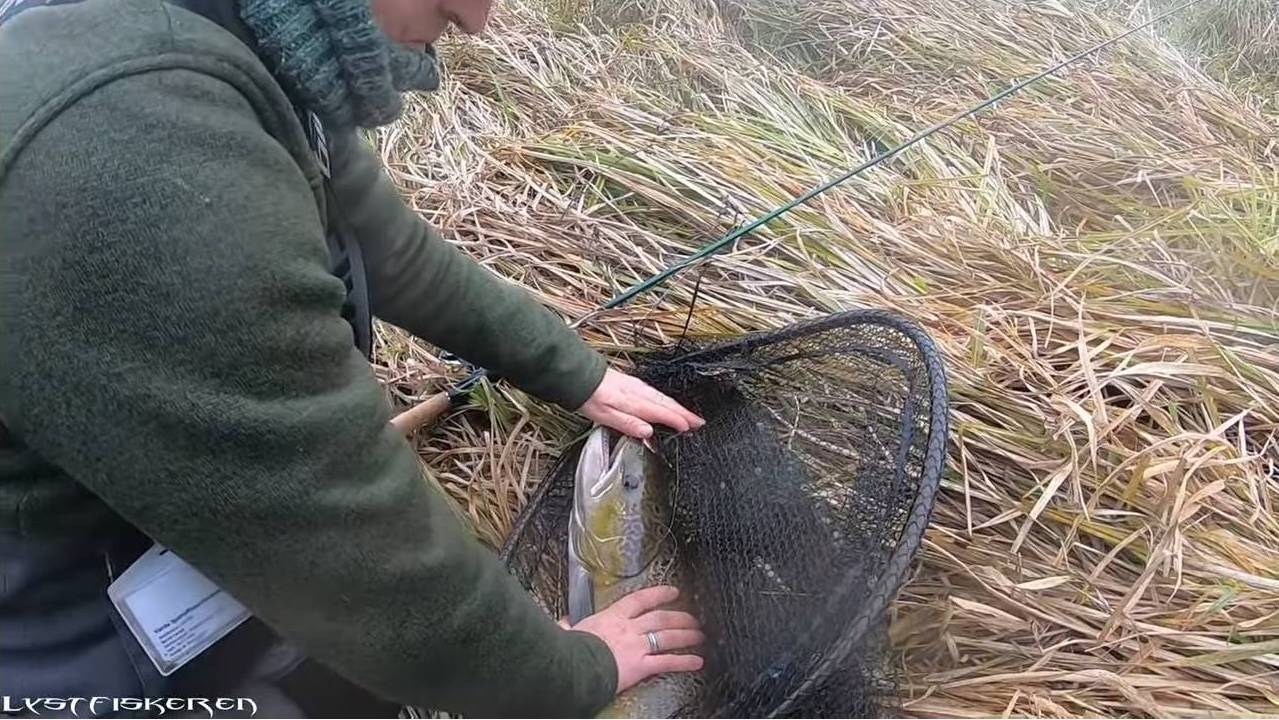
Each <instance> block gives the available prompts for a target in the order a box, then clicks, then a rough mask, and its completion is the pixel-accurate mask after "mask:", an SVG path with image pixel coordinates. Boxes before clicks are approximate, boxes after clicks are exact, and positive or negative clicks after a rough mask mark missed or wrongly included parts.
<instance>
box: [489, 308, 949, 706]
mask: <svg viewBox="0 0 1279 720" xmlns="http://www.w3.org/2000/svg"><path fill="white" fill-rule="evenodd" d="M642 375H644V377H645V378H646V379H647V380H649V381H650V382H652V383H653V384H655V385H656V386H657V387H658V388H660V389H662V390H664V391H666V392H668V393H670V394H671V395H673V396H674V397H675V398H676V399H678V400H680V401H681V402H684V403H686V404H687V405H688V406H689V407H691V408H692V409H693V410H695V411H696V412H698V413H700V414H702V415H703V416H704V417H705V418H706V420H707V424H706V427H704V428H703V429H702V430H699V431H697V432H694V433H688V434H683V435H674V436H667V437H664V439H663V440H662V441H661V443H660V450H661V451H662V454H663V455H664V456H665V457H666V459H667V462H669V463H670V464H671V467H672V470H673V472H674V474H675V476H674V480H675V482H674V483H673V489H672V495H673V497H672V498H671V500H672V502H673V505H674V523H673V533H674V536H675V541H676V543H677V546H678V552H679V560H678V561H679V562H681V563H683V564H684V567H685V569H686V572H684V573H683V574H682V577H684V578H686V581H685V582H686V587H683V588H681V589H682V590H683V591H684V592H685V593H686V594H690V595H691V596H692V599H693V604H694V607H695V610H696V612H697V613H698V614H699V615H700V617H701V619H702V622H703V624H704V626H705V629H706V631H707V636H708V643H707V647H706V648H704V652H705V654H706V657H707V666H706V669H705V670H704V671H703V672H704V673H705V679H706V683H705V686H704V689H703V691H702V692H701V694H700V695H699V697H698V698H697V700H696V701H695V703H694V704H693V705H692V706H687V707H685V708H684V709H683V710H682V711H681V713H680V714H681V715H689V716H721V717H758V716H775V715H789V716H854V717H868V716H873V715H876V714H878V713H879V712H881V710H882V709H883V708H885V707H891V706H892V702H891V700H892V683H891V673H890V672H888V668H887V667H886V665H885V664H884V662H883V661H884V660H885V657H886V656H885V653H884V651H885V650H886V649H887V648H886V646H885V639H886V632H885V628H886V626H887V622H888V619H887V610H888V605H889V602H890V601H891V599H892V597H893V595H894V594H895V593H896V591H897V589H898V587H899V586H900V585H901V583H902V582H903V581H904V580H905V576H906V574H907V572H908V570H909V567H910V562H911V558H912V556H913V555H914V552H915V550H916V548H917V547H918V545H919V543H920V539H921V537H922V535H923V531H924V527H925V525H926V524H927V521H928V514H929V511H930V509H931V507H932V501H933V497H934V494H935V493H936V491H937V485H938V481H939V478H940V475H941V469H942V463H943V460H944V457H945V446H946V433H947V409H946V383H945V377H944V374H943V369H942V364H941V360H940V358H939V356H938V354H937V352H936V350H935V348H934V347H933V344H932V341H931V340H930V339H929V338H928V336H927V335H926V334H925V333H924V332H923V331H922V330H920V329H919V328H918V327H917V326H915V325H914V324H913V323H911V322H908V321H906V320H904V319H902V318H900V317H898V316H896V315H893V314H891V313H887V312H881V311H853V312H846V313H840V314H836V315H830V316H827V317H824V318H820V319H817V320H813V321H807V322H804V323H800V324H797V325H792V326H789V327H786V328H783V329H780V330H776V331H771V332H767V333H760V334H752V335H746V336H743V337H741V338H739V339H736V340H733V341H729V342H727V343H723V344H718V345H715V346H712V347H707V348H702V349H695V350H691V351H687V352H679V353H672V354H670V355H668V356H667V357H664V358H662V359H660V360H655V361H651V362H650V363H648V364H647V365H646V366H645V367H644V368H643V369H642ZM577 450H578V448H577V447H573V448H570V449H569V450H568V451H567V452H565V454H564V456H563V457H562V459H561V461H560V462H559V463H558V464H557V465H555V466H554V467H553V468H552V470H551V472H550V475H549V477H548V478H547V479H546V480H545V481H544V482H543V484H542V485H541V487H540V489H539V491H538V493H537V495H536V496H535V497H534V498H533V499H532V500H531V501H530V503H529V505H528V507H527V509H526V510H525V512H524V513H523V515H522V516H521V518H520V520H519V522H518V523H517V526H516V528H515V530H514V532H513V533H512V535H511V538H510V540H509V542H508V543H507V545H506V547H505V548H504V550H503V558H504V559H505V560H506V562H507V565H508V567H509V568H510V569H511V571H512V572H513V573H514V574H515V575H516V576H517V577H518V578H519V579H520V580H521V582H523V583H524V584H525V586H527V587H528V588H529V590H530V591H531V592H532V593H533V595H534V596H535V597H536V598H537V599H538V601H539V602H540V603H542V605H543V606H544V607H545V608H546V610H547V611H548V612H550V613H552V614H554V615H555V616H556V617H558V616H560V615H562V614H564V612H565V610H566V591H565V588H566V583H567V574H566V561H565V558H566V544H567V530H568V517H569V512H570V508H571V505H572V494H573V470H574V467H575V464H576V460H577Z"/></svg>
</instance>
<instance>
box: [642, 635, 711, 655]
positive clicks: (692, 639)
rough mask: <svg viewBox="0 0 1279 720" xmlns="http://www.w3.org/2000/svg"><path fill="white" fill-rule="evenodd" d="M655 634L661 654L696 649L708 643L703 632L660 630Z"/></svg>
mask: <svg viewBox="0 0 1279 720" xmlns="http://www.w3.org/2000/svg"><path fill="white" fill-rule="evenodd" d="M653 634H654V635H656V636H657V648H658V650H657V651H658V652H659V653H664V652H670V651H672V650H684V649H686V648H691V647H696V646H698V645H701V644H702V643H703V642H705V641H706V636H705V635H703V634H702V631H701V630H660V631H658V632H656V633H653Z"/></svg>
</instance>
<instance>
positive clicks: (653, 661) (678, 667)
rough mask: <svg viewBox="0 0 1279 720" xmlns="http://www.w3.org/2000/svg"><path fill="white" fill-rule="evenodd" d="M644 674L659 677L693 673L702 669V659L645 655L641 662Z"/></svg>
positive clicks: (689, 656)
mask: <svg viewBox="0 0 1279 720" xmlns="http://www.w3.org/2000/svg"><path fill="white" fill-rule="evenodd" d="M643 666H644V672H646V673H648V674H649V675H661V674H662V673H669V672H694V671H697V670H701V669H702V659H701V658H700V657H698V656H696V655H647V656H645V657H644V661H643Z"/></svg>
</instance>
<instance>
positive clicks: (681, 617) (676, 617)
mask: <svg viewBox="0 0 1279 720" xmlns="http://www.w3.org/2000/svg"><path fill="white" fill-rule="evenodd" d="M635 622H636V624H637V625H639V629H640V632H648V631H650V630H652V631H658V630H696V629H698V628H700V627H701V624H700V623H698V622H697V618H695V617H693V616H692V615H690V614H688V613H686V612H679V611H677V610H654V611H652V612H649V613H645V614H643V615H640V616H639V617H638V618H636V620H635Z"/></svg>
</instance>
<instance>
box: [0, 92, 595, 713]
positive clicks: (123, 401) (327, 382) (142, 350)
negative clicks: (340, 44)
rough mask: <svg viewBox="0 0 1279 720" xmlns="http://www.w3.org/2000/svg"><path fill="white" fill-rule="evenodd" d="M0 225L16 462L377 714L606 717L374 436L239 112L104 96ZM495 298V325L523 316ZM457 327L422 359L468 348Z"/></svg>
mask: <svg viewBox="0 0 1279 720" xmlns="http://www.w3.org/2000/svg"><path fill="white" fill-rule="evenodd" d="M0 213H2V214H3V217H4V218H5V219H4V222H5V236H6V242H5V243H4V247H3V248H2V249H0V259H3V261H4V262H3V263H0V266H2V272H0V280H3V282H2V283H0V304H3V305H5V307H4V308H3V309H0V328H2V329H3V332H2V333H0V367H2V368H3V371H2V372H0V408H3V412H4V417H5V422H6V424H7V425H8V426H9V428H10V430H11V432H13V433H14V434H15V436H18V437H20V438H21V439H22V441H23V442H24V443H25V444H27V445H29V446H30V447H31V448H32V449H34V450H35V451H37V452H39V453H40V454H42V455H43V456H44V457H45V458H47V459H48V460H49V461H51V462H52V463H54V464H56V465H58V466H60V467H61V468H62V469H64V470H66V471H67V472H69V473H70V474H71V475H72V476H73V477H75V478H77V480H79V481H80V482H82V483H83V484H84V485H85V486H87V487H88V488H89V489H90V490H91V491H92V492H94V493H95V494H97V495H98V496H100V497H101V498H102V499H103V500H105V501H106V502H107V503H108V504H109V505H110V506H111V507H112V508H113V509H114V510H115V511H116V512H118V513H119V514H120V515H121V516H123V517H124V518H125V519H127V520H129V521H130V522H132V523H133V524H135V525H137V526H138V527H139V528H140V529H142V530H143V531H144V532H146V533H147V534H148V535H150V536H151V537H152V538H154V539H155V540H157V541H158V542H160V543H162V544H164V545H167V546H168V547H170V548H172V549H173V550H174V551H175V552H176V553H177V554H178V555H179V556H181V557H182V558H184V559H186V560H187V561H188V562H190V563H191V564H193V565H194V566H195V567H197V568H199V569H200V570H201V571H203V572H204V573H205V574H207V575H208V576H209V577H210V578H211V579H212V580H213V581H214V582H217V583H218V584H219V585H221V586H222V587H223V588H225V589H226V590H227V591H229V592H230V593H231V594H232V595H234V596H235V597H236V598H238V599H239V600H240V601H241V602H243V603H244V604H245V605H247V606H248V607H249V608H250V609H251V610H252V611H253V613H254V614H255V615H257V616H258V617H260V618H261V619H262V620H263V621H265V622H266V623H267V624H269V625H271V626H272V627H274V628H275V629H276V630H277V631H278V632H280V633H281V634H282V635H283V636H285V637H287V638H289V639H291V640H293V641H294V642H296V643H297V644H298V645H299V646H300V647H301V648H302V649H303V650H304V651H305V652H307V653H308V654H309V655H310V656H312V657H314V658H316V659H318V660H320V661H323V662H324V663H326V664H328V665H330V666H331V667H333V668H335V669H336V670H338V671H339V672H341V673H343V674H345V675H346V676H348V677H350V678H351V679H353V680H354V681H356V682H358V683H360V684H362V685H364V686H366V687H368V688H369V689H371V690H373V691H375V692H377V693H379V694H381V695H383V696H384V697H386V698H387V699H390V700H393V701H398V702H402V703H408V704H415V705H424V706H429V707H433V708H439V709H442V710H449V711H453V712H461V713H465V714H474V715H505V714H511V713H515V712H519V713H531V714H534V715H546V714H571V715H589V714H593V713H594V712H595V711H597V710H598V709H599V708H600V707H602V706H603V705H604V704H605V703H606V702H607V701H608V700H609V699H610V698H611V696H612V694H613V691H614V687H615V683H616V668H615V666H614V664H613V660H612V656H611V654H610V653H609V651H608V649H607V647H606V646H605V645H604V644H603V643H602V642H601V641H599V640H598V639H597V638H594V637H593V636H588V635H585V634H582V633H577V632H570V631H565V630H562V629H560V628H559V627H558V626H557V625H556V624H555V623H554V622H553V621H552V619H550V618H549V617H547V616H546V614H545V613H543V612H542V611H541V609H540V608H539V607H537V606H536V605H535V604H534V602H533V601H532V599H531V598H530V597H528V595H527V594H526V593H525V592H524V590H523V588H521V587H520V586H519V584H518V583H517V582H515V580H514V579H513V578H512V577H511V576H510V575H508V574H507V573H506V571H505V569H504V568H503V567H502V566H501V564H500V563H499V562H497V560H496V558H494V557H493V556H492V554H491V553H489V552H488V551H487V550H486V549H485V548H483V547H482V546H481V545H480V544H479V543H478V542H477V541H475V540H474V539H473V538H472V537H471V535H470V534H469V533H468V532H467V531H466V530H464V528H463V527H461V525H460V524H459V523H458V522H457V520H456V519H455V518H454V516H453V514H452V512H451V511H450V509H449V508H448V506H447V505H446V503H447V500H446V499H445V498H444V496H443V494H442V493H441V492H440V491H438V490H436V489H433V488H432V487H431V486H430V485H429V484H428V483H426V482H424V481H423V479H422V477H421V473H420V469H419V466H418V461H417V457H416V455H415V453H414V452H413V451H412V450H411V448H410V447H409V446H408V445H407V444H406V443H405V441H404V440H403V439H402V438H401V437H399V436H398V434H397V433H396V432H395V431H393V430H392V429H391V427H390V426H389V425H388V420H389V415H390V412H389V408H388V407H387V405H386V403H385V400H384V398H383V396H382V393H381V391H380V388H379V387H378V385H377V384H376V381H375V379H374V377H373V375H372V373H371V370H370V368H369V367H368V365H367V363H366V362H364V361H363V360H362V358H361V357H360V356H359V354H358V352H357V351H355V350H354V348H353V347H352V338H351V332H350V329H349V327H348V326H347V325H346V323H345V322H344V321H343V320H342V319H341V318H340V316H339V311H340V304H341V301H342V297H343V292H342V287H341V284H340V283H339V282H338V281H337V280H335V279H334V278H332V277H331V276H329V275H328V273H327V272H326V270H325V265H326V263H327V254H326V251H325V245H324V241H323V236H322V234H321V226H320V222H319V217H318V213H317V209H316V204H315V200H314V195H313V190H312V187H311V185H310V184H309V183H308V179H307V178H306V177H305V176H304V174H303V172H302V171H301V170H300V169H299V166H298V164H297V163H296V162H295V161H294V160H293V159H292V158H291V157H290V156H289V155H288V153H287V152H286V151H285V150H284V148H283V146H281V145H280V144H279V143H278V142H276V141H275V140H274V139H273V138H272V137H271V136H270V135H268V134H267V133H266V132H264V131H263V129H262V125H261V123H260V122H259V120H258V118H257V116H255V112H254V110H253V108H252V107H251V106H250V104H249V103H248V102H247V101H246V100H245V98H244V96H243V95H242V94H241V93H240V92H239V91H237V90H236V89H235V88H233V87H232V86H231V85H228V84H225V83H224V82H222V81H221V80H218V79H215V78H213V77H211V76H208V75H205V74H201V73H197V72H193V71H187V70H160V71H151V72H146V73H140V74H135V75H132V76H129V77H125V78H121V79H117V80H115V81H113V82H111V83H108V84H106V85H104V86H103V87H101V88H100V89H98V90H96V91H94V92H93V93H92V94H90V95H88V96H85V97H83V98H81V99H79V100H78V101H77V102H75V103H74V104H73V105H71V106H70V107H69V108H67V109H65V110H64V111H62V112H61V114H60V115H58V116H56V117H55V118H54V119H53V120H52V121H51V122H49V124H48V125H46V126H45V127H44V129H43V130H41V131H40V133H39V134H38V135H37V136H36V137H35V138H34V140H32V141H31V143H30V144H29V145H28V146H26V147H25V148H24V149H23V150H22V152H21V154H20V155H18V156H17V157H16V159H15V160H14V161H13V162H12V163H11V164H10V166H9V168H8V171H7V173H6V175H5V177H4V179H3V185H0ZM400 222H407V221H406V220H401V221H400ZM406 232H407V231H406ZM414 232H417V233H419V237H420V238H421V239H422V245H423V246H425V245H428V244H429V243H427V242H426V241H425V234H424V231H422V230H416V231H414ZM11 238H12V239H15V240H16V239H21V242H10V239H11ZM406 252H408V253H409V255H410V256H411V257H412V258H413V262H415V263H422V265H421V266H420V267H422V268H426V267H427V265H429V264H430V263H428V262H427V258H434V259H436V260H438V258H442V257H444V258H452V257H453V256H452V255H449V254H448V253H447V252H445V251H444V250H425V249H419V250H415V251H406ZM448 263H449V265H448V266H447V268H446V269H443V270H429V269H424V270H422V272H426V273H429V275H428V285H429V284H431V283H444V284H445V285H444V287H445V288H446V289H447V292H443V295H449V294H462V295H463V296H464V297H467V298H470V297H471V293H480V292H486V291H489V290H491V289H493V288H499V287H501V286H500V285H499V284H498V283H495V282H492V281H487V280H479V279H476V278H479V277H480V275H479V273H478V271H477V270H474V269H471V268H470V266H469V265H466V264H464V263H463V262H462V261H461V260H458V259H452V260H449V261H448ZM459 268H461V269H459ZM502 292H504V293H506V295H504V297H508V298H512V299H511V300H509V301H508V305H507V308H508V309H507V310H506V311H505V312H506V313H507V315H506V317H509V318H511V319H516V318H518V319H521V320H526V319H527V318H530V317H534V316H535V313H533V312H532V311H531V310H529V309H527V308H525V306H523V305H520V306H519V308H516V307H515V306H516V305H518V304H519V302H522V301H516V300H515V299H513V298H514V297H515V296H514V295H513V294H511V293H509V292H507V291H502ZM430 302H431V303H432V305H431V307H432V308H434V309H436V310H438V309H439V307H440V303H442V302H443V301H442V300H441V299H439V298H433V299H431V300H430ZM474 302H476V301H474V300H473V299H468V300H467V301H466V303H474ZM464 304H465V303H464ZM393 306H395V307H397V308H398V307H400V306H399V305H398V304H395V303H393ZM521 308H522V309H521ZM499 317H502V316H501V314H500V313H499V314H494V313H487V314H483V313H482V318H483V320H482V322H484V323H492V322H496V321H497V320H498V318H499ZM400 319H403V318H400ZM456 322H457V321H455V320H444V326H445V327H446V328H447V331H445V332H444V333H443V334H442V335H437V337H439V338H440V339H441V340H445V339H455V338H469V337H470V336H469V335H468V334H467V333H466V332H464V331H463V330H461V329H459V326H457V325H456V324H453V323H456ZM486 333H487V334H488V335H491V328H490V329H486V330H484V331H481V332H480V333H479V335H478V336H477V337H486V336H487V335H486ZM471 342H472V340H469V339H467V340H464V341H461V343H462V346H463V347H462V349H463V350H467V351H475V350H478V349H479V347H480V345H481V344H482V343H481V342H480V341H478V340H476V341H475V342H476V343H477V344H476V345H471V344H469V343H471ZM544 352H545V353H547V354H549V355H551V356H554V355H555V354H556V353H557V352H564V351H563V350H558V351H556V350H545V351H544ZM569 354H572V353H571V352H570V353H569ZM477 359H486V358H479V357H477ZM533 360H534V358H532V357H531V356H527V355H520V358H519V361H518V362H516V363H515V365H519V364H520V363H530V362H533Z"/></svg>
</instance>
